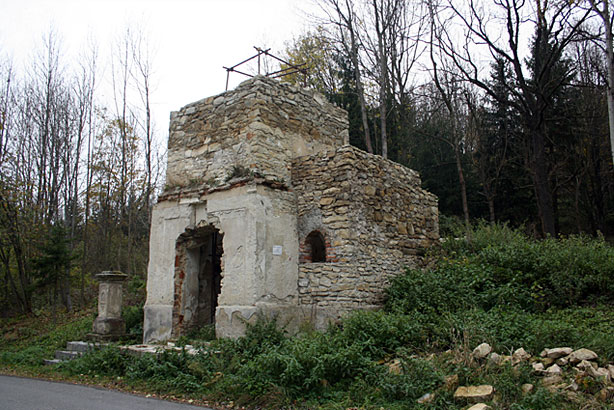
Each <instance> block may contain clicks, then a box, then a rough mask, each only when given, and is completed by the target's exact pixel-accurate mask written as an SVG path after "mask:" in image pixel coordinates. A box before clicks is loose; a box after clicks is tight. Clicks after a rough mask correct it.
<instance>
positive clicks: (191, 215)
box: [144, 77, 439, 341]
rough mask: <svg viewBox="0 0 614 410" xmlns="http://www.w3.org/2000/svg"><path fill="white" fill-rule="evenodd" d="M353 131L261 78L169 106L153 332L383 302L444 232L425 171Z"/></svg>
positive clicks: (231, 331) (329, 112) (310, 96)
mask: <svg viewBox="0 0 614 410" xmlns="http://www.w3.org/2000/svg"><path fill="white" fill-rule="evenodd" d="M347 143H348V123H347V113H346V112H345V111H344V110H342V109H340V108H337V107H335V106H334V105H332V104H330V103H328V102H326V101H325V99H324V97H323V96H321V95H319V94H317V93H315V92H313V91H309V90H304V89H299V88H296V87H294V86H291V85H288V84H283V83H279V82H277V81H275V80H271V79H267V78H263V77H256V78H254V79H251V80H249V81H246V82H244V83H242V84H241V85H240V86H239V87H238V88H236V89H235V90H233V91H230V92H227V93H224V94H221V95H218V96H215V97H210V98H207V99H204V100H201V101H198V102H195V103H193V104H190V105H187V106H185V107H184V108H182V109H181V110H180V111H178V112H175V113H173V114H172V116H171V127H170V137H169V145H168V146H169V153H168V166H167V180H166V187H165V190H164V192H163V194H162V195H161V196H160V197H159V202H158V203H157V204H156V205H155V206H154V209H153V213H152V223H151V235H150V248H149V249H150V251H149V266H148V278H147V301H146V303H145V307H144V311H145V321H144V340H145V341H153V340H165V339H168V338H171V337H178V336H179V335H181V334H182V333H183V332H185V331H186V330H188V329H189V328H190V327H193V326H198V325H201V324H202V323H209V322H210V321H212V320H214V321H215V326H216V333H217V335H218V336H226V337H237V336H240V335H241V334H243V333H244V331H245V325H246V323H251V322H253V321H255V320H256V318H257V317H258V315H265V316H271V317H273V316H274V317H277V318H278V320H279V321H280V323H282V324H284V325H287V329H288V330H289V331H293V330H297V329H298V328H299V327H300V325H301V323H302V322H304V321H311V322H312V323H313V324H314V325H315V327H316V328H324V327H326V326H327V325H328V321H329V320H331V319H332V320H334V319H336V318H337V317H339V316H340V315H341V314H343V313H344V312H346V311H348V310H351V309H355V308H372V307H377V306H379V305H381V302H382V297H383V290H384V289H385V287H386V286H387V284H388V282H389V280H390V278H391V277H392V276H394V275H397V274H399V273H401V272H402V268H403V267H404V266H415V265H417V264H419V263H420V254H421V253H422V252H423V251H424V250H425V249H426V248H428V247H430V246H431V245H433V244H434V243H435V242H436V241H437V240H438V237H439V235H438V223H437V220H438V219H437V218H438V216H437V200H436V198H435V197H434V196H433V195H431V194H429V193H428V192H426V191H424V190H422V189H421V188H420V178H419V176H418V174H417V173H416V172H414V171H411V170H409V169H407V168H405V167H402V166H401V165H398V164H395V163H393V162H391V161H388V160H385V159H383V158H381V157H379V156H374V155H370V154H367V153H365V152H363V151H361V150H359V149H356V148H353V147H351V146H349V145H347ZM210 235H215V236H216V238H218V239H215V240H214V239H213V236H210ZM220 238H221V239H220ZM209 240H210V242H207V241H209ZM218 240H220V241H221V243H219V251H218V249H217V243H218ZM207 243H210V244H211V246H208V245H206V244H207ZM214 243H216V251H215V252H213V251H212V253H211V255H209V256H207V254H206V253H204V251H203V249H205V250H206V249H208V248H210V247H211V249H213V248H212V246H213V244H214ZM218 256H219V258H218ZM211 266H215V267H216V268H215V269H212V268H210V267H211ZM218 267H219V269H218ZM212 283H213V284H215V286H214V285H211V284H212ZM217 286H219V293H217V292H218V290H217V289H218V287H217ZM207 287H210V289H211V290H213V291H214V292H213V293H212V295H213V296H208V295H209V293H207V292H208V291H207V289H209V288H207ZM205 288H207V289H205ZM214 308H215V314H214V317H211V315H210V316H209V317H207V316H206V314H208V313H207V312H209V314H210V313H211V312H212V310H213V309H214ZM203 310H204V311H206V312H204V313H203V312H202V311H203ZM208 321H209V322H208Z"/></svg>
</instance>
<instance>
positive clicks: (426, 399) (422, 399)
mask: <svg viewBox="0 0 614 410" xmlns="http://www.w3.org/2000/svg"><path fill="white" fill-rule="evenodd" d="M433 400H435V395H434V394H433V393H426V394H425V395H424V396H422V397H420V398H419V399H418V400H417V402H418V404H426V403H430V402H432V401H433Z"/></svg>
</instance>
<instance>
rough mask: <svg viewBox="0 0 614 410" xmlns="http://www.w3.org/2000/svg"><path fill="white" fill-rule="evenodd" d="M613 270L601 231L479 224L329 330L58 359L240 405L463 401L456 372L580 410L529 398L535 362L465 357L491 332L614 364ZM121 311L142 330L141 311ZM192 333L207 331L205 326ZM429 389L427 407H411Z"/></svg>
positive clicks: (503, 348) (267, 327)
mask: <svg viewBox="0 0 614 410" xmlns="http://www.w3.org/2000/svg"><path fill="white" fill-rule="evenodd" d="M613 266H614V254H613V250H612V248H611V247H609V246H608V245H607V244H606V243H605V242H604V241H602V240H595V239H590V238H585V237H571V238H563V239H559V240H554V239H548V240H545V241H541V242H538V241H533V240H530V239H527V238H526V237H525V236H524V235H522V234H521V233H520V232H518V231H514V230H510V229H508V228H506V227H491V226H481V227H478V229H476V230H475V231H474V232H473V235H472V241H471V242H467V241H465V240H448V241H446V242H445V243H444V244H443V246H442V249H441V255H439V261H438V263H437V264H436V266H435V267H434V268H433V269H431V270H428V271H424V272H423V271H415V270H414V271H412V270H410V271H407V272H406V273H405V274H403V275H401V276H399V277H398V278H396V279H395V280H394V281H393V283H392V285H391V287H390V288H389V289H388V292H387V302H386V307H385V309H384V310H381V311H359V312H355V313H353V314H351V315H349V316H347V317H345V318H344V319H343V320H342V321H341V322H340V323H338V324H336V325H332V326H331V327H330V328H329V329H328V330H327V331H326V332H315V331H310V332H304V333H301V334H299V335H298V336H296V337H288V336H287V335H286V334H285V333H284V332H283V329H279V328H278V326H277V324H276V323H275V322H274V321H264V320H261V321H258V322H257V323H256V324H254V325H252V326H249V327H248V329H247V333H246V335H245V336H244V337H241V338H238V339H236V340H214V341H212V342H210V343H209V342H204V341H200V342H199V341H194V340H191V341H190V343H192V344H194V345H201V346H206V348H205V349H204V350H203V351H202V352H201V353H199V354H197V355H194V356H191V355H188V354H186V353H177V352H174V353H164V354H161V355H159V356H157V357H156V356H142V357H137V356H129V355H124V354H122V353H120V352H119V351H118V350H116V349H113V348H109V349H103V350H98V351H95V352H92V353H90V354H88V355H86V356H85V357H83V358H81V359H79V360H75V361H73V362H69V363H64V364H62V365H61V368H62V369H63V371H65V372H68V373H69V374H73V375H78V374H90V375H102V376H107V377H112V378H114V379H117V378H118V377H119V378H121V380H125V381H126V382H128V383H135V384H138V383H144V384H146V386H147V388H148V389H153V390H156V391H159V392H165V393H169V392H174V393H181V394H187V395H193V396H197V397H201V396H202V395H205V396H206V397H208V398H210V399H220V400H228V399H230V400H233V401H234V402H235V403H236V404H242V403H249V404H251V405H266V406H268V407H270V408H282V407H284V408H288V407H292V408H294V407H298V408H303V407H305V408H330V409H338V408H347V407H359V406H360V407H362V408H365V409H379V408H381V407H384V408H387V409H412V408H433V409H435V408H449V409H454V408H461V407H462V406H461V405H460V404H458V403H455V402H454V400H453V399H452V392H453V390H452V389H445V388H444V387H443V386H444V385H445V377H446V376H447V375H451V374H455V375H458V376H459V380H460V382H461V383H462V384H483V383H489V384H493V385H494V386H495V388H496V389H497V391H498V395H499V396H498V400H499V402H498V403H499V405H500V406H501V407H502V408H513V409H516V410H521V409H557V408H579V407H574V406H573V405H570V404H569V402H565V398H564V397H563V396H557V395H556V394H554V393H551V392H548V391H547V390H546V389H544V388H540V387H537V388H536V391H535V393H533V394H531V395H522V394H521V392H520V387H519V386H521V385H522V383H537V381H536V379H535V376H534V375H533V374H532V373H531V369H530V366H529V365H523V366H516V367H513V368H512V367H511V366H501V367H476V366H474V365H473V363H472V362H471V360H469V359H468V357H469V352H470V351H471V349H472V348H473V347H475V346H476V345H477V344H479V343H481V342H484V341H486V342H489V343H490V344H491V345H493V347H494V348H495V349H496V350H497V351H498V352H502V353H505V352H509V351H511V350H513V349H515V348H518V347H524V348H525V349H527V350H528V351H530V352H533V353H534V354H535V353H538V352H539V351H541V349H543V348H544V347H554V346H561V345H567V346H571V347H574V348H578V347H587V348H590V349H592V350H595V351H596V352H598V353H599V355H600V357H602V358H605V359H608V360H609V361H612V360H614V338H612V334H614V312H613V310H612V309H611V305H609V303H610V302H612V297H613V295H612V289H613V288H612V283H613V282H614V274H613ZM124 313H125V317H126V318H127V320H128V319H130V322H131V323H133V325H134V326H135V327H138V326H139V321H138V319H139V317H141V316H139V315H140V308H134V309H132V310H127V311H126V312H124ZM192 336H193V337H201V338H203V339H209V338H210V336H211V328H207V329H204V330H202V331H200V332H196V331H195V332H194V333H193V334H192ZM184 339H185V338H184ZM184 339H182V340H181V342H182V343H185V342H187V340H184ZM432 353H435V355H432ZM393 363H394V364H395V365H396V366H397V371H391V365H392V364H393ZM430 392H437V394H436V398H435V400H434V401H433V402H432V403H430V404H423V405H421V404H417V399H418V398H420V397H421V396H423V395H424V394H425V393H430Z"/></svg>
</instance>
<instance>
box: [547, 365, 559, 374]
mask: <svg viewBox="0 0 614 410" xmlns="http://www.w3.org/2000/svg"><path fill="white" fill-rule="evenodd" d="M545 373H546V374H547V375H548V376H554V375H557V374H558V375H562V374H563V370H562V369H561V368H560V367H559V365H557V364H553V365H552V366H550V367H548V368H547V369H546V371H545Z"/></svg>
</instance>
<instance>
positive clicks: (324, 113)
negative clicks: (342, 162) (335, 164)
mask: <svg viewBox="0 0 614 410" xmlns="http://www.w3.org/2000/svg"><path fill="white" fill-rule="evenodd" d="M347 129H348V122H347V114H346V113H345V111H344V110H342V109H340V108H338V107H336V106H334V105H333V104H330V103H329V102H327V101H326V100H325V99H324V97H323V96H321V95H320V94H318V93H315V92H314V91H312V90H306V89H302V88H298V87H295V86H293V85H290V84H284V83H279V82H278V81H275V80H272V79H269V78H265V77H255V78H253V79H251V80H248V81H245V82H244V83H242V84H241V85H239V86H238V87H237V88H236V89H235V90H232V91H229V92H226V93H224V94H220V95H218V96H214V97H209V98H206V99H203V100H200V101H197V102H194V103H192V104H189V105H186V106H185V107H183V108H182V109H181V110H179V111H177V112H173V113H171V125H170V135H169V141H168V166H167V173H166V187H165V193H164V194H163V197H164V196H165V195H168V194H172V193H176V192H178V191H182V192H185V191H186V190H187V191H189V190H201V191H207V190H211V189H215V188H216V187H219V186H220V185H224V184H225V183H226V182H227V181H228V180H229V179H231V178H232V177H233V176H245V175H246V174H249V175H251V176H260V177H263V178H265V179H267V180H270V181H277V182H283V183H285V184H286V185H289V184H290V162H291V159H292V158H293V157H297V156H301V155H308V154H312V153H315V152H318V151H321V150H324V149H330V148H331V147H336V146H340V145H342V144H344V143H346V142H347V141H348V131H347ZM241 174H244V175H241Z"/></svg>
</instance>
